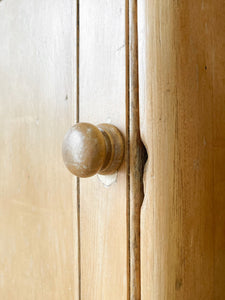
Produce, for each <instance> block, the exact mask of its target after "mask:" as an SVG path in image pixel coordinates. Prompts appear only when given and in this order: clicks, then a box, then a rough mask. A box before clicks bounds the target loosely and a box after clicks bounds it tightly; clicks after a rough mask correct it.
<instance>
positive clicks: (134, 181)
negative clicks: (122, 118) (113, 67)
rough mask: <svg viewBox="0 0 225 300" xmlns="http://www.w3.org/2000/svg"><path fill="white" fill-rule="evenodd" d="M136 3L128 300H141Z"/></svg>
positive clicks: (133, 2)
mask: <svg viewBox="0 0 225 300" xmlns="http://www.w3.org/2000/svg"><path fill="white" fill-rule="evenodd" d="M137 13H138V11H137V0H129V1H128V18H129V22H128V23H129V24H128V27H129V30H128V37H127V39H128V49H127V55H128V110H127V126H128V128H127V135H128V147H127V148H128V161H129V164H128V170H127V172H128V180H129V184H128V202H129V247H128V251H129V299H130V300H139V299H141V276H140V275H141V274H140V273H141V271H140V212H141V204H142V201H143V198H144V194H143V164H144V162H145V161H144V157H143V153H144V151H143V145H142V142H141V138H140V120H139V85H138V81H139V80H138V28H137Z"/></svg>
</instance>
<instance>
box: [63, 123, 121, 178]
mask: <svg viewBox="0 0 225 300" xmlns="http://www.w3.org/2000/svg"><path fill="white" fill-rule="evenodd" d="M62 154H63V160H64V163H65V165H66V167H67V168H68V170H69V171H70V172H71V173H72V174H74V175H76V176H78V177H90V176H93V175H95V174H97V173H98V174H102V175H107V174H113V173H114V172H115V171H116V170H117V169H118V168H119V167H120V165H121V163H122V161H123V156H124V140H123V137H122V134H121V133H120V131H119V129H117V128H116V127H115V126H113V125H111V124H99V125H97V126H94V125H92V124H90V123H77V124H75V125H74V126H73V127H72V128H71V129H70V130H69V131H68V132H67V134H66V136H65V138H64V141H63V146H62Z"/></svg>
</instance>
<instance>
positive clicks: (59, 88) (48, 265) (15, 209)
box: [0, 0, 78, 300]
mask: <svg viewBox="0 0 225 300" xmlns="http://www.w3.org/2000/svg"><path fill="white" fill-rule="evenodd" d="M75 16H76V13H75V10H74V7H73V4H72V1H70V0H66V1H63V2H62V1H59V0H54V1H53V0H50V1H44V0H40V1H36V0H21V1H12V0H6V1H1V2H0V37H1V42H0V127H1V133H0V145H1V146H0V299H2V300H3V299H8V300H26V299H27V300H28V299H29V300H32V299H33V300H34V299H45V300H50V299H52V300H57V299H60V300H62V299H68V300H69V299H71V300H72V299H78V295H77V291H78V287H77V286H78V283H77V266H76V261H77V257H76V256H77V251H76V246H77V241H76V235H77V233H76V229H77V226H76V213H75V212H76V210H75V204H76V202H74V204H73V199H74V195H73V193H74V179H73V178H72V175H70V174H69V172H68V171H67V170H66V168H65V167H64V165H63V162H62V157H61V143H62V139H63V136H64V134H65V132H66V130H67V129H68V128H69V127H70V126H71V124H72V123H73V120H74V109H75V108H74V104H73V89H74V87H75V82H74V80H73V78H72V73H74V70H72V65H73V62H72V58H73V56H74V53H75V36H74V32H73V28H75Z"/></svg>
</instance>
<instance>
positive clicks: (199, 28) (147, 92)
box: [139, 0, 225, 300]
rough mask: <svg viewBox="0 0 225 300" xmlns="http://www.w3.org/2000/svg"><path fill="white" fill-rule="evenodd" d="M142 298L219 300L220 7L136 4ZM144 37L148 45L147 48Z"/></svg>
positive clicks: (224, 182) (224, 62)
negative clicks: (142, 152)
mask: <svg viewBox="0 0 225 300" xmlns="http://www.w3.org/2000/svg"><path fill="white" fill-rule="evenodd" d="M140 7H141V8H142V13H141V16H142V17H144V20H145V25H143V21H141V20H140V24H141V25H140V37H139V38H140V47H145V49H144V50H143V49H142V50H141V53H143V54H145V58H144V60H141V61H142V62H141V66H140V73H141V74H140V85H141V86H140V90H141V97H142V99H141V120H142V123H141V130H142V136H143V140H144V142H145V144H146V147H147V149H148V155H149V160H148V164H147V166H146V173H145V179H144V182H145V200H144V204H143V206H142V215H141V219H142V223H141V235H142V240H141V245H142V250H141V251H142V252H141V255H142V256H141V259H142V265H141V267H142V299H143V300H147V299H154V300H156V299H184V300H185V299H187V300H189V299H204V300H207V299H208V300H212V299H216V300H218V299H221V300H222V299H224V297H225V289H224V278H225V268H224V262H225V257H224V253H225V239H224V230H225V222H224V209H225V202H224V194H225V144H224V140H225V139H224V132H225V130H224V124H225V123H224V120H225V118H224V117H225V116H224V111H225V103H224V99H225V88H224V82H225V72H224V66H225V59H224V53H225V38H224V29H225V21H224V13H225V12H224V3H223V1H211V0H206V1H167V2H165V1H151V2H149V1H141V5H140ZM143 39H145V42H143Z"/></svg>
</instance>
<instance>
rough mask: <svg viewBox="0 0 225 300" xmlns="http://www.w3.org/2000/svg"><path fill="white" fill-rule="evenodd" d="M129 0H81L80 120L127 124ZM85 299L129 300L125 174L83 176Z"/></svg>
mask: <svg viewBox="0 0 225 300" xmlns="http://www.w3.org/2000/svg"><path fill="white" fill-rule="evenodd" d="M125 62H126V61H125V1H122V2H121V1H119V0H116V1H103V0H101V1H99V0H94V1H93V0H92V1H90V0H82V1H80V121H81V122H83V121H87V122H92V123H93V124H99V123H104V122H107V121H111V122H112V124H114V125H116V126H117V127H118V128H119V129H120V130H121V131H122V132H123V134H124V133H125V128H126V90H125V89H126V78H125V75H126V66H125ZM80 220H81V226H80V228H81V232H80V236H81V299H85V300H101V299H102V300H105V299H108V300H110V299H112V300H114V299H121V300H124V299H127V232H126V231H127V226H126V221H127V220H126V174H125V167H124V166H122V168H121V169H120V172H119V173H118V178H117V181H116V183H114V184H113V185H112V186H110V187H108V188H107V187H105V186H104V185H103V184H102V182H100V181H99V179H98V177H97V176H94V177H92V178H86V179H81V180H80Z"/></svg>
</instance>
